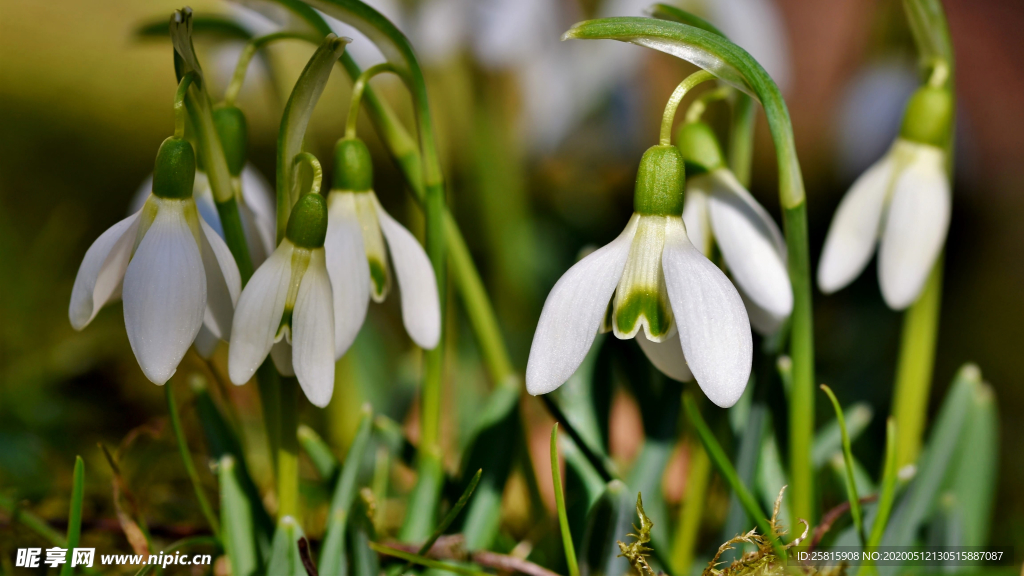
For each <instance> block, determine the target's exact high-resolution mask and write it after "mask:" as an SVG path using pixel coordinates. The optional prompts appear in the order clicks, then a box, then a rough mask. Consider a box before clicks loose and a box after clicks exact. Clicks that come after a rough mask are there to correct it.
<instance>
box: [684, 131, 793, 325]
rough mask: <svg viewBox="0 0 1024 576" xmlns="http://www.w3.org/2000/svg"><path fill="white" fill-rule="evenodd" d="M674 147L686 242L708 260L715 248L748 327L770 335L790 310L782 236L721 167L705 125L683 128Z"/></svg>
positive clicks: (721, 160) (715, 141)
mask: <svg viewBox="0 0 1024 576" xmlns="http://www.w3.org/2000/svg"><path fill="white" fill-rule="evenodd" d="M676 145H677V146H678V147H679V150H680V151H681V152H682V153H683V157H684V158H685V160H686V176H687V181H686V201H685V203H684V205H683V222H685V223H686V231H687V233H688V237H689V239H690V242H692V243H693V245H694V246H695V247H696V248H697V249H698V250H700V251H701V252H702V253H703V254H704V255H705V256H708V257H710V256H711V250H712V248H713V247H714V246H718V249H719V250H720V251H721V254H722V259H723V260H724V261H725V265H726V267H727V268H728V270H729V272H730V273H731V275H732V279H733V281H734V282H735V283H736V285H737V287H738V288H739V290H740V295H741V296H743V301H744V303H745V304H746V305H747V314H748V316H749V317H750V324H751V325H752V326H753V327H754V329H756V330H757V331H758V332H760V333H761V334H766V335H767V334H772V333H774V332H775V331H776V330H778V328H779V326H780V325H781V324H782V322H784V321H785V320H786V318H788V317H789V315H790V313H791V312H792V311H793V287H792V285H791V284H790V281H789V274H788V273H787V271H786V241H785V239H784V238H783V237H782V232H780V231H779V227H778V226H776V225H775V221H773V220H772V218H771V216H770V215H769V214H768V212H767V211H766V210H765V209H764V207H762V206H761V205H760V204H758V202H757V200H755V199H754V197H753V196H751V195H750V192H748V191H747V190H746V188H744V187H743V185H742V184H740V182H739V180H737V179H736V176H735V175H733V173H732V171H731V170H729V168H728V166H726V164H725V161H724V158H723V155H722V151H721V148H720V147H719V146H718V139H717V138H716V137H715V134H714V131H712V129H711V127H710V126H708V125H707V124H705V123H703V122H699V121H698V122H688V123H686V124H683V125H682V126H681V127H680V128H679V130H678V131H677V132H676Z"/></svg>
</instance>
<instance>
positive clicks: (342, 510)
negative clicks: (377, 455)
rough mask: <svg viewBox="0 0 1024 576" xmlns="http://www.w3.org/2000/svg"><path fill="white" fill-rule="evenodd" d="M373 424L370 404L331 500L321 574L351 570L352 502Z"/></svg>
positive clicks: (322, 553) (321, 557) (365, 407)
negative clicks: (347, 538)
mask: <svg viewBox="0 0 1024 576" xmlns="http://www.w3.org/2000/svg"><path fill="white" fill-rule="evenodd" d="M372 424H373V412H372V410H371V409H370V407H369V406H368V405H367V406H364V407H363V415H362V418H361V419H360V420H359V428H358V430H357V431H356V437H355V439H354V440H353V441H352V447H351V448H349V450H348V455H346V456H345V463H344V465H342V467H341V474H340V475H339V476H338V483H337V485H336V486H335V488H334V496H333V497H332V498H331V510H330V515H329V516H328V518H327V532H326V534H325V535H324V541H323V545H322V548H321V550H320V571H321V572H322V573H324V574H340V575H343V574H345V572H346V570H347V569H348V562H347V559H346V557H345V532H346V529H347V526H348V515H349V511H350V509H351V508H352V501H353V499H354V498H355V496H356V480H357V479H358V474H359V465H360V463H361V462H362V461H363V455H364V454H365V453H366V446H367V445H368V444H369V442H370V436H371V434H372V431H373V426H372Z"/></svg>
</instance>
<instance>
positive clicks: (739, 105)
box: [728, 91, 757, 187]
mask: <svg viewBox="0 0 1024 576" xmlns="http://www.w3.org/2000/svg"><path fill="white" fill-rule="evenodd" d="M756 114H757V108H756V107H755V106H754V99H753V98H751V97H750V96H747V95H746V94H744V93H742V92H739V91H736V100H735V101H734V102H733V107H732V128H731V130H730V131H729V152H728V154H729V169H730V170H732V173H733V175H734V176H736V179H737V180H739V182H740V184H742V185H743V186H744V187H749V186H750V166H751V164H752V163H753V159H754V118H755V116H756Z"/></svg>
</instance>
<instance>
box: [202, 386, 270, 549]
mask: <svg viewBox="0 0 1024 576" xmlns="http://www.w3.org/2000/svg"><path fill="white" fill-rule="evenodd" d="M189 383H190V385H191V387H192V392H193V394H194V395H195V403H196V414H197V416H198V417H199V424H200V426H201V427H202V429H203V436H204V437H205V438H206V449H207V451H208V452H209V455H210V458H211V459H212V460H215V461H219V460H221V459H222V458H223V457H224V456H231V457H232V459H233V461H234V469H235V472H234V477H235V480H236V481H237V482H238V484H239V486H240V487H241V488H242V491H243V492H244V493H245V502H246V503H247V504H248V506H249V508H250V516H251V517H252V519H253V523H254V527H255V534H256V542H257V544H258V546H259V552H260V557H261V559H262V560H263V561H266V560H267V558H268V557H269V554H270V542H271V539H272V538H273V535H274V521H273V520H272V519H271V518H270V514H268V513H267V510H266V508H264V507H263V499H262V497H261V496H260V491H259V489H258V488H257V487H256V483H255V482H253V479H252V476H251V475H250V474H249V467H248V466H247V465H246V463H245V453H244V452H243V451H242V445H241V443H240V442H239V441H238V436H237V435H236V434H235V432H234V430H233V429H232V428H231V426H230V425H229V424H228V422H227V420H225V419H224V416H223V415H222V414H221V412H220V410H219V409H218V408H217V405H216V404H214V402H213V398H211V397H210V391H209V390H208V389H207V387H206V382H205V380H203V379H202V378H192V379H190V380H189ZM271 412H273V411H271Z"/></svg>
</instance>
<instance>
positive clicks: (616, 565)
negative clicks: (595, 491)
mask: <svg viewBox="0 0 1024 576" xmlns="http://www.w3.org/2000/svg"><path fill="white" fill-rule="evenodd" d="M635 512H636V501H635V500H634V498H633V496H632V493H631V492H630V491H629V489H628V488H627V487H626V485H625V484H624V483H623V482H622V481H620V480H612V481H611V482H609V483H608V484H607V485H606V487H605V491H604V494H602V495H601V497H600V498H599V499H598V500H597V502H595V503H594V506H593V507H592V508H591V509H590V514H589V515H588V516H587V526H586V528H585V529H584V531H583V540H582V546H581V547H580V573H582V574H586V575H587V576H621V575H622V574H626V573H628V572H629V571H630V565H629V561H628V560H626V559H625V558H624V557H622V556H621V555H620V554H621V551H620V550H619V546H618V541H619V540H621V539H623V538H624V537H625V535H626V534H628V533H629V532H630V531H632V528H633V517H634V514H635Z"/></svg>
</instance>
